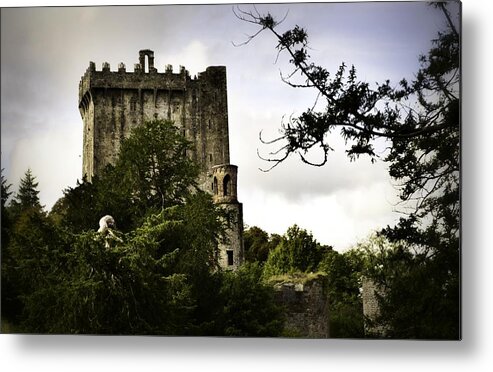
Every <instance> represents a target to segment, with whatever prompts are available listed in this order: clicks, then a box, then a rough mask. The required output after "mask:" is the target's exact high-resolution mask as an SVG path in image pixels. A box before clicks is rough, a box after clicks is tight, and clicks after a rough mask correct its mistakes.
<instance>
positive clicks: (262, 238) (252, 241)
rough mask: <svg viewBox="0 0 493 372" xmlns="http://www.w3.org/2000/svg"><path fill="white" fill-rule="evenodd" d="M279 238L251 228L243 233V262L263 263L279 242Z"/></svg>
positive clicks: (254, 227) (259, 229)
mask: <svg viewBox="0 0 493 372" xmlns="http://www.w3.org/2000/svg"><path fill="white" fill-rule="evenodd" d="M280 241H281V236H280V235H278V234H272V235H270V236H269V234H268V233H267V232H266V231H264V230H262V229H261V228H260V227H257V226H252V227H250V228H248V229H246V230H245V232H244V233H243V243H244V247H245V260H246V261H247V262H265V261H267V257H268V255H269V252H270V251H271V250H273V249H274V248H275V247H277V245H278V244H279V242H280Z"/></svg>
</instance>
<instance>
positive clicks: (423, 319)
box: [356, 236, 459, 339]
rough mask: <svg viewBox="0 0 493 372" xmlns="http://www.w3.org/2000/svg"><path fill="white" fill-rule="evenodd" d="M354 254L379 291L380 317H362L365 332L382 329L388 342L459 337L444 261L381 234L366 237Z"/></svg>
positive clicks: (450, 281) (455, 312) (453, 283)
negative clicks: (358, 255)
mask: <svg viewBox="0 0 493 372" xmlns="http://www.w3.org/2000/svg"><path fill="white" fill-rule="evenodd" d="M356 250H357V251H359V252H361V253H362V254H363V255H364V257H365V269H364V271H363V273H364V275H365V276H366V277H367V278H369V279H371V280H372V281H373V282H374V283H375V284H377V286H378V287H379V288H380V293H379V294H377V297H378V299H379V312H380V315H379V316H378V317H377V318H376V319H367V321H368V324H369V325H370V328H372V327H378V328H383V329H385V330H386V332H385V337H391V338H414V339H457V338H458V328H457V327H458V325H457V322H458V321H459V308H458V307H456V304H457V303H458V301H459V299H458V298H457V297H455V296H456V294H455V292H451V291H450V288H449V286H452V287H453V286H458V283H456V282H454V281H453V280H451V279H452V277H453V273H452V272H450V271H444V265H443V262H440V260H439V261H438V262H437V261H436V259H435V258H433V257H429V256H428V254H427V252H426V251H423V250H416V249H412V247H409V243H407V242H405V241H401V242H390V241H389V240H387V239H386V238H384V237H383V236H373V237H371V238H370V239H368V241H365V242H363V243H360V244H359V245H358V246H357V247H356ZM450 259H452V260H453V259H454V258H450ZM444 283H447V285H444ZM375 336H377V337H381V336H382V335H380V334H376V335H375Z"/></svg>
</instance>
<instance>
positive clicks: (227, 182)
mask: <svg viewBox="0 0 493 372" xmlns="http://www.w3.org/2000/svg"><path fill="white" fill-rule="evenodd" d="M223 194H224V196H227V195H231V177H230V176H229V174H227V175H226V176H224V180H223Z"/></svg>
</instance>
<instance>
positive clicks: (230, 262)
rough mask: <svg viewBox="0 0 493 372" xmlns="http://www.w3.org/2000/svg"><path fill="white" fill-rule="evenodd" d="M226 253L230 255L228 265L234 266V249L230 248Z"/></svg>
mask: <svg viewBox="0 0 493 372" xmlns="http://www.w3.org/2000/svg"><path fill="white" fill-rule="evenodd" d="M226 254H227V255H228V266H233V251H232V250H229V249H228V250H227V251H226Z"/></svg>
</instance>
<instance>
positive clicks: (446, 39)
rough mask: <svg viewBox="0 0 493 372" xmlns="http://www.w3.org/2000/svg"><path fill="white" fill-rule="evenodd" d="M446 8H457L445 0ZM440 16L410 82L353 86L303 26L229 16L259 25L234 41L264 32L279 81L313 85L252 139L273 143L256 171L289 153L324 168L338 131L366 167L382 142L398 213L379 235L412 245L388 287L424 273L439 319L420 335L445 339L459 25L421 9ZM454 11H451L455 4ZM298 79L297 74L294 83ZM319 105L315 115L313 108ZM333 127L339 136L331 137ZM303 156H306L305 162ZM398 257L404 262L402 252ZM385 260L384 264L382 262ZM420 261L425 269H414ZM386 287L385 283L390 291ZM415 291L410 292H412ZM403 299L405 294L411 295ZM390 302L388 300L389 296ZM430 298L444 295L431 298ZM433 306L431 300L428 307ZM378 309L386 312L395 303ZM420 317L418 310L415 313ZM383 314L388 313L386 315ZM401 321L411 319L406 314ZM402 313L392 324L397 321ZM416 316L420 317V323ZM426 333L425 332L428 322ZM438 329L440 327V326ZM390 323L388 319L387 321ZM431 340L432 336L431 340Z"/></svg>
mask: <svg viewBox="0 0 493 372" xmlns="http://www.w3.org/2000/svg"><path fill="white" fill-rule="evenodd" d="M454 4H455V5H457V4H456V3H455V2H454ZM430 6H432V7H435V8H437V9H438V10H440V11H441V12H442V13H443V15H444V30H443V31H442V32H440V33H439V34H438V37H437V38H436V39H435V40H433V46H432V48H431V49H430V50H429V51H428V53H427V54H426V55H423V56H421V57H420V63H421V67H420V68H419V70H418V71H417V72H416V73H415V78H414V79H413V80H412V81H407V80H406V79H402V80H401V81H400V82H399V84H398V86H397V87H393V86H392V85H391V83H390V81H389V80H386V81H384V82H383V83H380V84H378V83H377V84H375V87H372V86H371V85H370V84H369V83H367V82H363V81H360V80H358V78H357V74H356V69H355V67H354V66H352V67H351V68H350V69H349V71H348V70H347V67H346V64H345V63H342V64H341V65H340V67H339V69H338V70H337V71H336V72H335V73H332V72H330V71H328V70H327V69H326V68H324V67H323V66H320V65H318V64H316V63H314V62H312V61H311V59H310V55H309V50H310V46H309V42H308V34H307V32H306V30H305V29H304V28H302V27H300V26H298V25H297V26H295V27H294V28H292V29H289V30H287V31H285V32H281V31H279V28H280V25H281V24H282V22H283V20H284V19H281V20H277V19H276V18H275V17H274V16H272V15H271V14H270V13H267V14H264V15H262V14H260V13H259V12H258V10H257V9H256V8H255V7H254V8H253V10H252V11H245V10H243V9H241V8H239V7H237V8H234V13H235V15H236V16H237V18H239V19H240V20H242V21H245V22H248V23H252V24H255V25H258V26H259V30H258V31H257V32H256V33H254V34H253V35H251V36H248V37H247V39H246V40H245V41H244V42H243V43H241V44H239V45H246V44H249V43H251V42H252V41H253V40H254V39H255V38H256V37H258V36H259V35H260V34H261V33H262V32H263V31H268V32H270V33H271V34H272V35H274V37H275V38H276V40H277V45H276V49H277V52H278V56H277V58H280V56H281V55H284V54H287V55H288V56H289V62H290V64H291V65H292V70H291V71H290V72H289V73H288V74H282V73H281V79H282V80H283V81H284V82H285V83H286V84H288V85H289V86H291V87H293V88H296V89H312V90H315V91H316V92H317V100H316V102H315V103H314V105H313V106H312V107H310V108H308V109H307V110H306V111H305V112H303V113H302V114H301V115H300V116H298V117H291V118H290V119H289V120H288V121H286V122H283V123H282V126H281V130H280V133H281V135H280V136H279V137H278V138H274V139H271V140H265V139H263V138H262V135H261V134H260V140H261V142H262V143H263V144H266V145H274V146H275V145H278V147H277V148H275V150H274V151H272V152H270V153H269V156H267V157H265V156H261V155H260V154H259V156H260V157H261V158H262V159H264V160H266V161H268V162H270V163H272V165H271V166H270V167H269V168H267V169H266V170H264V171H269V170H271V169H273V168H274V167H276V166H278V165H280V164H281V163H282V162H283V161H284V160H286V159H287V158H288V157H289V156H290V155H293V154H298V155H299V156H300V158H301V160H302V161H303V162H304V163H307V164H309V165H314V166H323V165H324V164H325V163H326V162H327V158H328V156H329V153H330V151H331V150H332V148H331V145H330V143H331V142H330V141H331V140H332V139H333V136H334V135H336V136H337V135H341V136H342V137H343V138H344V140H345V141H346V145H347V148H346V153H347V155H348V156H349V157H350V159H351V160H354V159H356V158H358V157H359V156H360V155H367V156H369V157H370V159H371V160H372V162H373V161H376V160H377V159H378V158H379V156H378V155H377V154H376V152H375V147H374V144H375V141H376V140H379V139H384V140H386V144H387V146H388V149H387V152H386V153H385V155H384V157H383V159H382V160H384V161H385V162H387V163H389V174H390V176H391V177H392V178H393V179H394V180H395V181H396V183H397V184H396V186H397V187H398V189H399V191H400V198H401V200H402V202H403V204H402V205H401V207H400V209H401V211H402V212H403V213H404V214H405V217H402V218H401V219H400V221H399V223H398V224H397V226H394V227H390V226H389V227H387V228H386V229H384V230H383V231H382V232H381V233H382V234H384V235H385V236H386V237H388V238H389V239H390V240H392V241H399V240H406V241H407V243H411V246H412V247H413V249H417V251H418V252H419V256H415V255H413V256H412V257H415V258H418V257H419V258H420V260H421V262H420V263H419V265H417V267H418V266H419V270H414V271H411V272H410V273H407V278H406V280H405V281H402V280H401V281H397V280H396V281H394V284H396V286H395V289H396V290H397V289H398V288H399V286H400V288H401V289H402V288H403V284H405V283H409V281H411V280H413V279H412V278H413V276H415V277H417V276H419V275H422V273H423V272H426V273H427V274H426V275H427V278H428V280H427V281H422V280H421V281H419V282H420V283H421V285H425V284H424V282H426V285H428V286H429V287H428V289H427V293H430V296H429V299H430V301H431V302H429V303H428V309H430V308H433V307H435V310H437V309H438V308H440V311H431V310H429V311H428V313H433V314H438V313H441V314H443V313H446V314H447V315H446V316H439V315H435V316H432V317H430V316H428V317H426V320H427V321H428V323H427V324H426V325H423V327H422V328H423V329H424V328H427V331H426V337H437V334H434V333H433V330H437V329H444V328H448V329H449V331H448V332H447V337H450V338H457V337H458V335H459V282H460V280H459V279H460V278H459V271H460V270H459V264H460V247H459V223H460V203H459V178H460V177H459V171H460V146H459V144H460V94H459V93H460V32H459V30H458V28H457V26H456V23H458V22H457V21H456V20H458V19H459V18H458V17H457V18H455V17H454V16H452V15H451V13H450V11H449V4H448V3H446V2H436V3H430ZM459 6H460V5H459ZM299 76H301V78H300V77H299ZM321 101H323V103H324V106H323V108H322V109H319V108H320V107H321V105H320V102H321ZM338 131H339V132H338ZM314 148H320V149H321V150H322V153H323V157H322V158H321V159H320V160H319V161H318V162H316V161H312V160H311V159H312V156H313V155H312V150H313V149H314ZM309 155H310V156H309ZM406 257H407V256H406ZM389 264H391V263H389ZM423 265H425V266H426V269H423ZM391 285H392V284H389V286H391ZM419 293H420V291H419V288H418V289H416V291H415V292H413V293H412V295H414V296H419ZM410 295H411V294H410ZM394 297H395V298H398V296H392V295H389V298H394ZM438 299H445V300H443V301H438ZM434 300H437V301H435V302H433V301H434ZM387 305H388V306H386V307H385V308H387V309H393V310H395V308H396V307H398V306H399V304H398V303H393V304H390V305H389V304H387ZM423 311H424V310H423ZM390 314H391V311H390V310H389V311H388V315H389V316H390ZM405 316H407V317H408V320H409V319H410V318H411V317H416V316H419V315H417V314H411V313H410V312H407V313H406V314H405ZM403 319H404V316H403V317H402V318H400V319H399V321H400V323H401V324H403V326H405V322H403ZM423 319H425V317H423ZM433 323H434V325H435V327H433V326H431V328H432V331H429V328H430V327H428V326H429V325H430V324H432V325H433ZM443 324H446V325H447V327H441V326H440V325H443ZM393 325H394V326H395V325H396V322H394V324H393ZM423 334H424V333H423V332H420V329H419V327H418V328H416V332H414V333H413V334H409V333H402V334H399V332H398V331H396V332H395V333H394V335H395V336H396V337H399V336H402V335H405V337H420V335H423ZM438 336H439V335H438Z"/></svg>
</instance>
